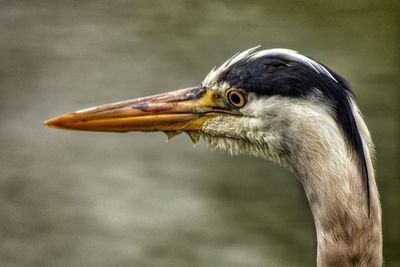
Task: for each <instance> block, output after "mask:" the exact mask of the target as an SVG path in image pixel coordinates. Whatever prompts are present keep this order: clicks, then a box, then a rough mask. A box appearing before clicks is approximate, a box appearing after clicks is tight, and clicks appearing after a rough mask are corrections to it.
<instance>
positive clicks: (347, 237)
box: [294, 144, 382, 267]
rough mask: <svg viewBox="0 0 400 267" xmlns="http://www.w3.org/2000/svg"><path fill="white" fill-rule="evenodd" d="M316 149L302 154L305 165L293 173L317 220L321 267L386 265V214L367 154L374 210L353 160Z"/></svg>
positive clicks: (331, 151)
mask: <svg viewBox="0 0 400 267" xmlns="http://www.w3.org/2000/svg"><path fill="white" fill-rule="evenodd" d="M343 145H344V144H343ZM344 146H345V145H344ZM317 150H318V152H316V153H315V154H313V151H312V150H311V151H310V150H304V151H303V152H299V153H300V154H301V153H303V155H298V157H299V158H302V162H301V163H297V164H296V166H297V167H296V168H295V169H294V171H295V172H296V174H297V176H298V177H299V180H300V181H301V182H302V184H303V187H304V190H305V192H306V195H307V198H308V201H309V204H310V207H311V210H312V214H313V217H314V221H315V227H316V232H317V243H318V253H317V266H319V267H321V266H382V235H381V210H380V203H379V195H378V191H377V187H376V183H375V179H374V173H373V170H372V164H371V158H370V155H369V152H368V149H367V148H366V152H368V154H367V155H366V157H367V163H368V165H369V167H370V168H371V171H370V177H369V179H370V210H369V208H368V200H367V195H366V190H365V188H364V187H363V182H362V181H363V179H362V177H361V176H360V171H359V168H358V166H357V163H356V161H355V160H354V156H352V155H351V153H348V154H346V155H344V154H340V153H336V152H335V149H326V150H325V152H324V153H321V150H320V149H317ZM341 150H346V147H342V148H338V150H337V151H341ZM304 165H306V166H304Z"/></svg>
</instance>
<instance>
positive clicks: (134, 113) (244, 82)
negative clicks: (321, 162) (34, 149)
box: [45, 47, 362, 165]
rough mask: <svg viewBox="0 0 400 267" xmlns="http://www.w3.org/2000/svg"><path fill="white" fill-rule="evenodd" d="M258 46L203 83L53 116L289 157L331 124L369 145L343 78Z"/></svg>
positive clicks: (68, 125)
mask: <svg viewBox="0 0 400 267" xmlns="http://www.w3.org/2000/svg"><path fill="white" fill-rule="evenodd" d="M256 50H257V47H256V48H251V49H249V50H246V51H244V52H242V53H239V54H236V55H234V56H233V57H232V58H230V59H229V60H227V61H226V62H225V63H224V64H222V65H221V66H220V67H218V68H214V69H213V70H211V72H210V73H209V74H208V75H207V77H206V78H205V79H204V81H203V82H202V83H201V85H199V86H196V87H191V88H187V89H182V90H177V91H172V92H168V93H164V94H159V95H155V96H150V97H143V98H137V99H133V100H128V101H122V102H118V103H113V104H106V105H102V106H97V107H94V108H89V109H84V110H81V111H77V112H74V113H70V114H65V115H62V116H60V117H57V118H54V119H51V120H49V121H47V122H45V124H46V125H47V126H50V127H54V128H64V129H73V130H86V131H107V132H129V131H163V132H165V133H167V135H168V136H170V137H171V136H173V135H176V134H179V133H181V132H187V133H188V134H189V136H190V137H191V138H192V141H193V142H197V141H198V140H199V138H200V137H203V138H205V139H206V140H207V141H208V143H209V144H210V145H211V146H212V147H214V148H220V149H222V150H225V151H228V152H230V153H232V154H239V153H248V154H254V155H256V156H263V157H266V158H268V159H272V160H274V161H276V162H279V163H283V164H287V163H289V162H290V158H291V157H293V154H294V153H296V151H297V150H298V147H299V146H303V149H304V147H306V148H307V146H308V147H310V148H311V147H312V146H309V144H307V142H310V140H309V139H310V138H311V139H312V138H314V139H315V140H314V141H313V142H317V143H318V142H319V139H318V137H321V136H323V135H324V134H328V135H329V131H330V129H331V128H332V129H335V130H336V132H337V130H338V129H339V132H340V133H342V134H343V140H345V141H344V142H347V143H348V144H350V146H353V147H354V148H355V149H358V150H360V149H361V150H362V144H361V143H360V142H361V141H360V136H359V135H357V134H355V133H354V129H356V128H357V125H356V123H355V119H354V116H353V110H352V109H353V106H352V102H351V97H350V89H349V87H348V86H347V85H346V82H345V81H344V80H343V79H341V78H340V77H339V76H338V75H336V74H335V73H334V72H332V71H330V70H328V69H327V68H326V67H325V66H323V65H321V64H319V63H317V62H315V61H314V60H312V59H309V58H307V57H305V56H302V55H300V54H298V53H296V52H294V51H291V50H286V49H271V50H263V51H256ZM322 126H326V127H322ZM356 132H357V133H358V131H356ZM360 145H361V148H360ZM328 146H329V145H328ZM288 165H290V164H288Z"/></svg>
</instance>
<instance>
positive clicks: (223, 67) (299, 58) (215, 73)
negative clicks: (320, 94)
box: [202, 46, 337, 87]
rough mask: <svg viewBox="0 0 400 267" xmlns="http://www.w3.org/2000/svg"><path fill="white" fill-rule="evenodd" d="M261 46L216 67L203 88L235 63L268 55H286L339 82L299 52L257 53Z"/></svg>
mask: <svg viewBox="0 0 400 267" xmlns="http://www.w3.org/2000/svg"><path fill="white" fill-rule="evenodd" d="M258 48H260V46H256V47H253V48H250V49H247V50H245V51H243V52H241V53H237V54H235V55H234V56H233V57H231V58H230V59H228V60H227V61H225V62H224V63H223V64H222V65H221V66H219V67H218V68H217V67H216V66H215V67H214V68H212V70H211V71H210V72H209V73H208V75H207V76H206V78H205V79H204V80H203V82H202V85H203V86H210V87H211V86H213V85H215V83H216V82H217V81H218V77H219V76H220V75H221V74H222V73H223V72H224V71H225V70H226V69H228V68H230V67H231V66H232V65H234V64H235V63H237V62H239V61H242V60H254V59H257V58H260V57H263V56H268V55H284V56H285V57H287V58H292V59H293V60H295V61H300V62H303V63H304V64H306V65H308V66H309V67H310V68H312V69H313V70H315V71H316V72H317V73H323V74H325V75H327V76H328V77H329V78H331V79H332V80H334V81H335V82H337V80H336V79H335V78H334V77H333V76H332V74H331V73H330V72H329V71H328V70H327V69H326V68H325V67H324V66H322V65H321V64H319V63H318V62H316V61H314V60H312V59H310V58H308V57H306V56H303V55H301V54H299V53H298V52H296V51H294V50H290V49H284V48H274V49H267V50H261V51H257V49H258Z"/></svg>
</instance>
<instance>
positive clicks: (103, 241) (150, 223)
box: [0, 0, 400, 267]
mask: <svg viewBox="0 0 400 267" xmlns="http://www.w3.org/2000/svg"><path fill="white" fill-rule="evenodd" d="M398 14H399V5H398V4H396V1H348V2H347V1H332V2H328V1H316V2H314V1H302V2H299V1H122V0H121V1H104V0H102V1H98V0H96V1H95V0H92V1H5V0H0V122H1V128H0V266H159V267H176V266H230V267H232V266H313V265H314V264H315V256H316V255H315V254H316V253H315V250H316V245H315V233H314V226H313V221H312V217H311V213H310V211H309V207H308V204H307V201H306V199H305V196H304V193H303V190H302V188H301V186H300V185H299V183H298V182H297V181H296V179H295V178H294V177H293V175H292V174H291V173H289V172H288V171H286V170H285V169H283V168H281V167H279V166H277V165H275V164H273V163H271V162H267V161H265V160H263V159H257V158H253V157H250V156H236V157H231V156H228V155H226V154H223V153H220V152H212V151H209V150H208V148H207V147H206V145H204V144H199V145H198V146H197V147H195V148H193V146H192V144H191V142H190V141H189V138H187V137H186V136H183V135H182V136H178V137H176V138H174V139H172V140H171V141H170V142H169V143H167V144H166V143H165V141H164V140H165V137H164V136H163V135H162V134H160V133H152V134H145V133H128V134H112V133H83V132H69V131H57V130H53V129H48V128H45V127H43V126H42V121H44V120H46V119H49V118H51V117H54V116H57V115H60V114H62V113H66V112H71V111H75V110H78V109H81V108H85V107H90V106H94V105H98V104H103V103H108V102H113V101H118V100H123V99H129V98H134V97H139V96H143V95H150V94H155V93H160V92H164V91H167V90H172V89H178V88H183V87H187V86H191V85H196V84H199V83H200V82H201V80H202V79H203V77H204V76H205V75H206V74H207V73H208V71H209V70H210V69H211V67H213V66H214V65H217V64H220V63H222V62H223V61H225V60H226V59H227V58H228V57H230V56H231V55H232V54H234V53H236V52H238V51H241V50H244V49H247V48H249V47H253V46H256V45H262V47H263V48H274V47H286V48H291V49H295V50H298V51H300V52H301V53H303V54H306V55H309V56H312V57H313V58H315V59H317V60H319V61H321V62H323V63H324V64H326V65H328V66H330V67H331V68H333V69H334V70H336V71H337V72H338V73H340V74H341V75H343V76H344V77H345V78H346V79H348V80H349V81H350V82H351V84H352V86H353V89H354V92H355V93H356V95H357V99H358V104H359V106H360V108H361V110H362V111H363V113H364V115H365V120H366V121H367V124H368V125H369V128H370V130H371V133H372V136H373V139H374V141H375V143H376V150H377V163H376V169H377V179H378V184H379V188H380V192H381V198H382V206H383V227H384V228H383V231H384V254H385V260H386V266H400V227H399V218H400V215H399V213H400V177H399V175H398V171H399V160H400V157H399V156H400V155H399V119H400V113H399V104H398V103H399V99H400V98H399V91H398V90H399V79H398V77H399V19H398Z"/></svg>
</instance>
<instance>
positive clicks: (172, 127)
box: [44, 87, 239, 132]
mask: <svg viewBox="0 0 400 267" xmlns="http://www.w3.org/2000/svg"><path fill="white" fill-rule="evenodd" d="M222 99H223V98H221V97H220V95H219V93H218V92H217V91H213V90H208V89H205V88H202V87H193V88H187V89H182V90H177V91H172V92H168V93H164V94H159V95H154V96H149V97H142V98H136V99H132V100H127V101H122V102H117V103H112V104H106V105H101V106H97V107H93V108H89V109H84V110H80V111H77V112H73V113H70V114H65V115H62V116H59V117H56V118H53V119H50V120H48V121H46V122H44V124H45V125H46V126H49V127H52V128H60V129H71V130H82V131H103V132H129V131H164V132H181V131H201V129H202V126H203V124H204V123H205V122H206V121H207V120H208V119H210V118H211V117H213V116H216V115H218V114H220V115H221V113H225V114H227V113H228V114H231V115H235V113H237V112H235V111H233V110H231V109H229V108H228V107H226V105H225V103H224V101H223V100H222ZM236 115H239V114H236Z"/></svg>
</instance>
